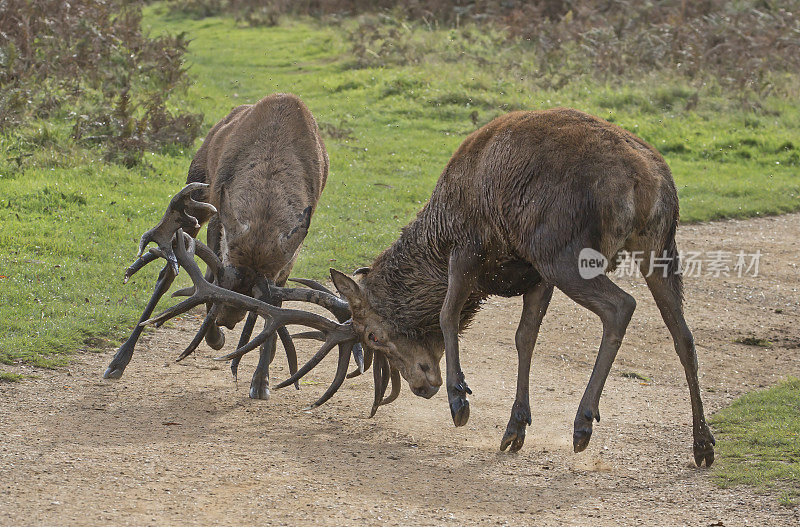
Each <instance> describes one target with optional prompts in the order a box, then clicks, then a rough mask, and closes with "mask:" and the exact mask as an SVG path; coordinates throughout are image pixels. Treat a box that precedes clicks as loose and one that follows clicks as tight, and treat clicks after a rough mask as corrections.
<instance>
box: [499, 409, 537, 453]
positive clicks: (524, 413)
mask: <svg viewBox="0 0 800 527" xmlns="http://www.w3.org/2000/svg"><path fill="white" fill-rule="evenodd" d="M529 424H531V412H530V410H527V409H523V408H514V410H512V411H511V419H509V420H508V426H507V427H506V433H505V434H503V439H502V440H501V441H500V451H504V450H505V449H506V448H508V447H509V446H511V448H510V449H509V452H518V451H519V449H520V448H522V445H523V444H524V443H525V428H526V427H527V426H528V425H529Z"/></svg>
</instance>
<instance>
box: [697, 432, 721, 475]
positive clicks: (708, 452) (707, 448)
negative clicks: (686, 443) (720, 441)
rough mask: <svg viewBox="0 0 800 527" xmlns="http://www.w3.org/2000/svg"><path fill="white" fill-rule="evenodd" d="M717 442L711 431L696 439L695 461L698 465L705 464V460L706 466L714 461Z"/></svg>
mask: <svg viewBox="0 0 800 527" xmlns="http://www.w3.org/2000/svg"><path fill="white" fill-rule="evenodd" d="M715 444H716V441H714V436H712V435H711V432H710V431H708V432H706V434H704V436H701V437H698V438H696V439H695V440H694V462H695V464H696V465H697V466H698V467H702V466H703V461H705V462H706V468H708V467H710V466H711V465H712V464H713V463H714V445H715Z"/></svg>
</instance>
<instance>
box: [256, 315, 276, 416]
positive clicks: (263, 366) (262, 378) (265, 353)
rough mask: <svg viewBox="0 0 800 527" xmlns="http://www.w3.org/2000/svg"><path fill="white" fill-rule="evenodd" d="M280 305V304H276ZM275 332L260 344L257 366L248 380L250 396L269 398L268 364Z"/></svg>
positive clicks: (272, 352) (270, 361) (274, 341)
mask: <svg viewBox="0 0 800 527" xmlns="http://www.w3.org/2000/svg"><path fill="white" fill-rule="evenodd" d="M278 307H280V306H278ZM276 337H277V334H276V333H273V334H272V335H271V336H270V337H269V338H268V339H267V341H266V342H264V344H262V345H261V349H260V350H259V357H258V366H256V371H254V372H253V380H252V381H250V398H251V399H261V400H263V401H266V400H268V399H269V394H270V392H269V365H270V364H271V363H272V359H274V358H275V344H276Z"/></svg>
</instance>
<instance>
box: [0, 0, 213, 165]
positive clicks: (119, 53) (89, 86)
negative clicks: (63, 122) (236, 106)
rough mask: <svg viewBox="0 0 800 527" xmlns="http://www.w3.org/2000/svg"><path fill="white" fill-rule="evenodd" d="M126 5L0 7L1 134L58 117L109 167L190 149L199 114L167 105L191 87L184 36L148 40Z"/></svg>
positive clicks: (32, 1)
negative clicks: (100, 151)
mask: <svg viewBox="0 0 800 527" xmlns="http://www.w3.org/2000/svg"><path fill="white" fill-rule="evenodd" d="M141 16H142V15H141V5H140V4H138V3H131V2H124V1H122V0H73V1H70V2H61V1H59V0H3V1H0V66H2V67H0V86H2V91H0V131H1V130H3V129H7V128H8V127H9V126H10V125H20V124H22V123H25V122H27V121H30V120H32V119H45V118H48V117H50V116H56V115H57V116H60V117H64V118H65V119H67V120H71V121H73V123H74V126H73V135H74V136H75V137H77V138H79V139H82V140H84V141H86V142H90V143H93V144H99V145H102V146H103V147H104V149H105V151H106V155H107V157H108V158H109V159H111V160H122V161H123V162H124V163H125V164H126V165H131V164H135V163H138V162H139V160H140V159H141V155H142V153H143V151H144V149H145V148H159V147H163V146H166V145H169V144H173V143H178V144H181V145H188V144H191V143H192V142H193V141H194V139H195V138H196V137H197V136H198V135H199V133H200V123H201V116H199V115H196V114H188V113H181V112H171V111H169V110H168V109H167V106H166V102H165V101H167V100H169V98H170V96H171V95H172V94H173V93H176V92H179V91H181V90H182V89H183V88H185V86H186V84H187V74H186V69H185V67H184V61H183V56H184V54H185V52H186V47H187V45H188V39H187V38H186V36H185V35H183V34H179V35H174V36H160V37H156V38H150V37H149V36H147V35H146V34H145V33H144V32H143V31H142V29H141Z"/></svg>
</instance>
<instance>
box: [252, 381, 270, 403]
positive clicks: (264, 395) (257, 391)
mask: <svg viewBox="0 0 800 527" xmlns="http://www.w3.org/2000/svg"><path fill="white" fill-rule="evenodd" d="M250 398H251V399H261V400H262V401H268V400H269V386H267V385H266V384H262V385H261V386H257V385H255V384H253V385H251V386H250Z"/></svg>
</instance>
